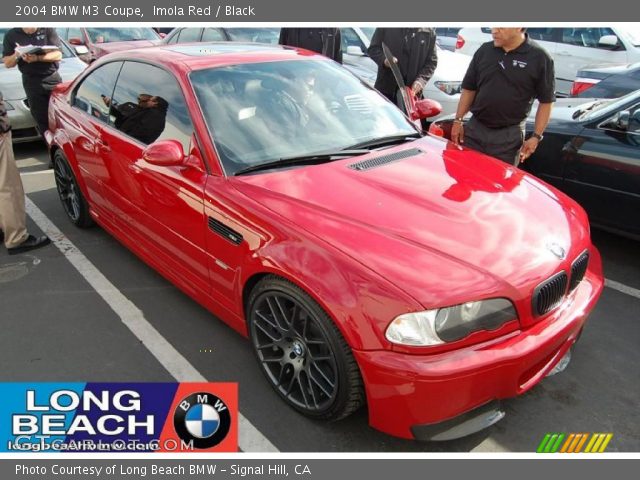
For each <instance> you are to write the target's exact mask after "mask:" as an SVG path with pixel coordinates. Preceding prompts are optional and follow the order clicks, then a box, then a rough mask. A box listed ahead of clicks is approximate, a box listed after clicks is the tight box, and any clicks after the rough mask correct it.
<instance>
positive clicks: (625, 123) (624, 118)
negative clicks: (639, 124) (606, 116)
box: [613, 110, 631, 131]
mask: <svg viewBox="0 0 640 480" xmlns="http://www.w3.org/2000/svg"><path fill="white" fill-rule="evenodd" d="M630 120H631V112H629V110H622V111H621V112H618V114H617V115H616V117H615V118H614V119H613V123H614V124H615V126H616V127H617V128H619V129H620V130H624V131H627V130H629V121H630Z"/></svg>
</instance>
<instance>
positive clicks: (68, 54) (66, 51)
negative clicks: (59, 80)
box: [0, 28, 75, 58]
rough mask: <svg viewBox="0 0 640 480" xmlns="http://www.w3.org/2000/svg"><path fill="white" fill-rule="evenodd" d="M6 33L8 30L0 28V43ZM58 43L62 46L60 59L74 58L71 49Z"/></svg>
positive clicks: (64, 44)
mask: <svg viewBox="0 0 640 480" xmlns="http://www.w3.org/2000/svg"><path fill="white" fill-rule="evenodd" d="M8 31H9V29H8V28H0V43H2V42H4V36H5V35H6V33H7V32H8ZM60 43H61V44H62V48H61V49H60V50H61V51H62V58H71V57H75V55H74V53H73V52H72V51H71V49H70V48H69V46H68V45H67V44H66V43H64V42H60Z"/></svg>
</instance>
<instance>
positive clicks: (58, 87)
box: [51, 80, 72, 93]
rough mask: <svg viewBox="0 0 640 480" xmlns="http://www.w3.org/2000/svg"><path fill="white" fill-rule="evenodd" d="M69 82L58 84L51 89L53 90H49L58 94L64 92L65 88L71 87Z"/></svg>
mask: <svg viewBox="0 0 640 480" xmlns="http://www.w3.org/2000/svg"><path fill="white" fill-rule="evenodd" d="M71 82H72V81H71V80H69V81H67V82H62V83H58V84H56V85H55V86H54V87H53V90H51V91H52V92H53V93H60V92H64V91H66V90H67V88H69V85H71Z"/></svg>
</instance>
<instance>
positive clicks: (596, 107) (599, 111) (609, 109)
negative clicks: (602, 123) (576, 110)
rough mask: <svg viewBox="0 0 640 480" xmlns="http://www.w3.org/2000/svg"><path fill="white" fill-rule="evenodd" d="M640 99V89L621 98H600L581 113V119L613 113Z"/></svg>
mask: <svg viewBox="0 0 640 480" xmlns="http://www.w3.org/2000/svg"><path fill="white" fill-rule="evenodd" d="M638 100H640V90H636V91H635V92H631V93H628V94H627V95H625V96H623V97H620V98H613V99H610V100H598V101H596V102H595V103H594V104H592V105H588V106H587V108H585V109H584V110H585V113H583V114H582V115H580V117H579V118H580V120H591V119H594V118H596V117H600V116H606V115H611V114H613V113H615V112H617V111H618V110H620V109H621V108H622V107H624V106H625V105H626V104H628V103H634V102H637V101H638Z"/></svg>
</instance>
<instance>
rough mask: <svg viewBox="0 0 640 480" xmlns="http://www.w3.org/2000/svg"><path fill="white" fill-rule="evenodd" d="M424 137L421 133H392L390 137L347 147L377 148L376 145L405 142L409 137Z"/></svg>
mask: <svg viewBox="0 0 640 480" xmlns="http://www.w3.org/2000/svg"><path fill="white" fill-rule="evenodd" d="M416 138H422V135H421V134H420V133H417V132H416V133H412V134H409V135H390V136H388V137H379V138H374V139H371V140H366V141H364V142H360V143H356V144H355V145H351V146H349V147H347V148H348V149H352V148H369V149H371V148H375V147H383V146H385V145H393V144H395V143H402V142H405V141H406V140H407V139H416Z"/></svg>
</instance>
